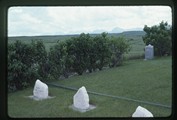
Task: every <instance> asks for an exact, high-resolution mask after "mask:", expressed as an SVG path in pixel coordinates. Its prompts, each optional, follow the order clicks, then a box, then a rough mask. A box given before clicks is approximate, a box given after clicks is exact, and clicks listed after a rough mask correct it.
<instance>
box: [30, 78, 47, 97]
mask: <svg viewBox="0 0 177 120" xmlns="http://www.w3.org/2000/svg"><path fill="white" fill-rule="evenodd" d="M33 96H34V97H35V98H37V99H47V98H48V86H47V85H46V84H45V83H43V82H41V81H40V80H39V79H37V80H36V82H35V85H34V89H33Z"/></svg>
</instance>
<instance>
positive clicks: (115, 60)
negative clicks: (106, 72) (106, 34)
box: [109, 37, 130, 67]
mask: <svg viewBox="0 0 177 120" xmlns="http://www.w3.org/2000/svg"><path fill="white" fill-rule="evenodd" d="M109 48H110V51H111V60H110V63H109V66H110V67H115V66H119V65H121V64H122V62H123V54H124V53H127V52H129V51H130V45H129V43H128V41H126V40H125V39H124V38H123V37H119V38H114V37H112V38H111V39H110V40H109Z"/></svg>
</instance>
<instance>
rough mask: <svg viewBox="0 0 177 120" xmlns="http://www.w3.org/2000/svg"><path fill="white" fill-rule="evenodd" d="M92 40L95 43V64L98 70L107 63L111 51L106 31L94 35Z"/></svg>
mask: <svg viewBox="0 0 177 120" xmlns="http://www.w3.org/2000/svg"><path fill="white" fill-rule="evenodd" d="M94 41H95V44H96V54H97V61H96V66H97V68H98V69H99V70H102V68H103V67H104V66H105V65H108V63H109V61H110V57H111V51H110V49H109V46H108V37H107V33H105V32H103V33H102V34H101V36H96V37H95V38H94Z"/></svg>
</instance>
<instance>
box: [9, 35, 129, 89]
mask: <svg viewBox="0 0 177 120" xmlns="http://www.w3.org/2000/svg"><path fill="white" fill-rule="evenodd" d="M128 51H129V45H128V43H127V42H126V40H125V39H124V38H113V37H112V38H110V37H108V34H107V33H105V32H104V33H102V34H101V35H97V36H95V37H91V36H90V35H89V34H85V33H82V34H80V35H79V36H76V37H72V38H70V39H67V40H66V41H59V42H58V43H57V44H55V45H54V46H52V47H51V48H50V51H49V52H48V53H47V52H46V49H45V46H44V44H43V42H42V41H32V42H31V44H29V43H28V44H27V43H26V44H25V43H22V42H21V41H16V42H15V43H11V44H8V88H9V90H20V89H23V88H25V87H28V86H29V85H30V84H31V83H34V81H35V80H36V79H42V80H49V79H59V77H61V76H64V77H65V78H68V77H69V75H70V74H71V73H77V74H78V75H82V74H83V73H84V72H86V71H87V70H88V71H89V72H92V71H95V70H96V69H99V70H102V69H103V67H105V66H106V67H107V66H110V67H114V66H119V65H120V64H121V63H122V55H123V53H125V52H128Z"/></svg>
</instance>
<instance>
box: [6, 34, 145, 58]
mask: <svg viewBox="0 0 177 120" xmlns="http://www.w3.org/2000/svg"><path fill="white" fill-rule="evenodd" d="M144 34H145V33H144V32H143V31H127V32H123V33H110V34H109V36H114V37H119V36H124V37H125V38H126V39H127V40H129V42H130V45H131V51H130V52H129V53H128V54H126V55H125V56H124V57H125V59H127V58H129V57H137V58H139V57H142V55H143V54H144V46H145V44H144V42H143V40H142V36H143V35H144ZM96 35H97V34H91V36H96ZM74 36H77V35H56V36H29V37H25V36H22V37H9V38H8V43H13V42H15V41H16V40H21V41H23V42H25V43H31V40H42V41H43V43H44V45H45V47H46V50H47V51H49V50H50V47H52V46H53V45H55V44H56V43H57V42H58V41H61V40H66V39H69V38H70V37H74Z"/></svg>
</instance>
